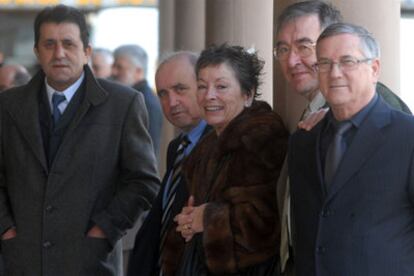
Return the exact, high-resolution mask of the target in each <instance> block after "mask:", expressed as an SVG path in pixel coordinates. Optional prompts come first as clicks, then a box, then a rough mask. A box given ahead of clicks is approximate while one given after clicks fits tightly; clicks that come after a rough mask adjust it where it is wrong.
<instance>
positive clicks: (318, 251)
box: [316, 246, 326, 254]
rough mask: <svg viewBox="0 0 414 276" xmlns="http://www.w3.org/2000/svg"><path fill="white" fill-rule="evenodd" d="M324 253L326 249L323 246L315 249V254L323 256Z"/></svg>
mask: <svg viewBox="0 0 414 276" xmlns="http://www.w3.org/2000/svg"><path fill="white" fill-rule="evenodd" d="M325 251H326V248H325V247H324V246H318V247H317V248H316V253H318V254H324V253H325Z"/></svg>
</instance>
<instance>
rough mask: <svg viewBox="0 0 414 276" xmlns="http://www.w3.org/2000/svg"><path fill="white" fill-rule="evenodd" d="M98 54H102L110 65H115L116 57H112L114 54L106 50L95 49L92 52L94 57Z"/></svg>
mask: <svg viewBox="0 0 414 276" xmlns="http://www.w3.org/2000/svg"><path fill="white" fill-rule="evenodd" d="M98 54H101V55H102V56H103V57H104V58H105V60H106V62H107V63H108V64H112V63H114V56H113V55H112V52H111V51H110V50H108V49H105V48H94V49H93V51H92V55H93V56H95V55H98Z"/></svg>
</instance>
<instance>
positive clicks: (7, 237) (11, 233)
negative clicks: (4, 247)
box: [1, 227, 17, 241]
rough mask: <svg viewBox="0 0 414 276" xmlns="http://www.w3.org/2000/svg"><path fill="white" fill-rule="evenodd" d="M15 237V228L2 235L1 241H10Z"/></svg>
mask: <svg viewBox="0 0 414 276" xmlns="http://www.w3.org/2000/svg"><path fill="white" fill-rule="evenodd" d="M16 236H17V232H16V227H11V228H9V229H8V230H7V231H6V232H4V234H3V235H1V240H2V241H4V240H10V239H13V238H15V237H16Z"/></svg>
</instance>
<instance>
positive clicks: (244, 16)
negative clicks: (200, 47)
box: [206, 0, 273, 104]
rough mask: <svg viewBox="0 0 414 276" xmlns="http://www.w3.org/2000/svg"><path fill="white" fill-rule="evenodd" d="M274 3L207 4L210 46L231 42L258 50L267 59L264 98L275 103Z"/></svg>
mask: <svg viewBox="0 0 414 276" xmlns="http://www.w3.org/2000/svg"><path fill="white" fill-rule="evenodd" d="M272 18H273V1H271V0H255V1H252V0H208V1H207V2H206V45H209V44H212V43H215V44H221V43H224V42H227V43H229V44H231V45H233V44H234V45H241V46H244V47H247V48H254V49H256V50H257V51H258V54H259V56H260V57H261V58H262V59H263V60H265V62H266V63H265V68H264V73H265V74H264V75H263V84H262V86H261V89H260V90H259V92H260V93H261V94H262V97H261V98H262V99H263V100H265V101H267V102H268V103H270V104H272V102H273V92H272V91H273V88H272V87H273V83H272V75H273V59H272V23H273V21H272V20H273V19H272Z"/></svg>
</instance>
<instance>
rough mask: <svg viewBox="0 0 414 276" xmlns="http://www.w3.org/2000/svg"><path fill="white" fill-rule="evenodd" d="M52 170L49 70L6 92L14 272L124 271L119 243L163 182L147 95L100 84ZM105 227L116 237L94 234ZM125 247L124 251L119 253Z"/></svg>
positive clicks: (0, 111)
mask: <svg viewBox="0 0 414 276" xmlns="http://www.w3.org/2000/svg"><path fill="white" fill-rule="evenodd" d="M84 82H85V83H84V87H85V88H84V89H85V97H84V99H83V101H82V102H81V104H80V107H79V108H78V110H77V111H76V113H75V115H74V117H73V119H72V121H71V123H70V124H69V127H68V128H67V130H66V133H65V135H64V138H63V140H62V143H61V145H60V147H59V148H58V150H57V153H56V156H55V158H54V161H53V163H52V164H51V166H50V168H48V165H47V160H46V159H47V158H46V156H45V150H44V146H43V142H42V135H41V130H40V126H39V110H38V109H39V100H40V98H39V97H40V94H41V93H40V92H39V91H41V90H42V86H43V83H44V73H43V72H39V73H38V74H37V75H36V76H34V77H33V79H32V80H31V81H30V82H29V83H28V84H27V85H25V86H21V87H18V88H15V89H11V90H9V91H6V92H4V93H3V94H1V95H0V233H3V232H4V231H6V230H7V229H8V228H9V227H12V226H15V227H16V231H17V237H16V238H13V239H10V240H7V241H2V244H1V246H2V253H3V255H4V259H5V266H6V275H43V276H45V275H53V276H54V275H102V276H104V275H115V267H114V258H115V256H116V255H117V253H118V252H117V250H114V246H115V244H116V243H117V241H118V240H119V239H120V238H121V237H122V235H123V234H124V233H125V231H126V229H128V228H129V227H131V226H132V225H133V223H134V222H135V220H136V218H137V217H138V215H139V214H140V213H141V212H143V211H144V210H147V209H149V208H150V206H151V202H152V201H153V199H154V197H155V195H156V192H157V190H158V186H159V179H158V176H157V169H156V161H155V156H154V152H153V149H152V144H151V139H150V136H149V134H148V131H147V128H146V126H147V125H148V119H147V112H146V109H145V105H144V100H143V97H142V96H141V95H139V94H138V93H136V92H135V91H133V90H132V89H129V88H126V87H124V86H121V85H118V84H115V83H113V82H109V81H105V80H99V81H97V80H96V79H95V78H94V76H93V75H92V73H91V72H90V69H89V68H88V67H87V66H85V80H84ZM95 224H96V225H98V226H99V227H101V229H102V230H103V231H104V232H105V234H106V236H107V239H93V238H88V237H86V233H87V232H88V230H89V229H90V228H91V227H92V226H94V225H95ZM115 248H117V247H115Z"/></svg>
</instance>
